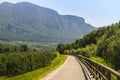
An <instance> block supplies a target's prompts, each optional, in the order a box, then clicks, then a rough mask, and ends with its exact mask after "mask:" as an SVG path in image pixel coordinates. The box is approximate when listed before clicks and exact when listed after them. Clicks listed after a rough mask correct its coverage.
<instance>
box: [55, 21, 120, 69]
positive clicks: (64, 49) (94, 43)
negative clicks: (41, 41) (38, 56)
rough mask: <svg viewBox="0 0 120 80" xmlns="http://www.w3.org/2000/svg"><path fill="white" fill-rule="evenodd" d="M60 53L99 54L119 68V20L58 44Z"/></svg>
mask: <svg viewBox="0 0 120 80" xmlns="http://www.w3.org/2000/svg"><path fill="white" fill-rule="evenodd" d="M57 50H58V51H59V52H60V53H61V54H78V55H79V54H80V55H83V56H86V57H91V56H99V57H102V58H103V59H104V60H105V61H106V62H108V63H111V64H112V66H113V67H114V69H115V70H120V22H119V23H116V24H112V25H109V26H105V27H101V28H99V29H98V30H94V31H92V32H91V33H89V34H87V35H85V36H84V37H83V38H82V39H78V40H76V41H75V42H74V43H70V44H59V45H58V47H57Z"/></svg>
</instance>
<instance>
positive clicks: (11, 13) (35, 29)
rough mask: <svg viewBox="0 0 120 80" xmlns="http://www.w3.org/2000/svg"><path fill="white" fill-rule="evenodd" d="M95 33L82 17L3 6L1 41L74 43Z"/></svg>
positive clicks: (28, 6)
mask: <svg viewBox="0 0 120 80" xmlns="http://www.w3.org/2000/svg"><path fill="white" fill-rule="evenodd" d="M94 29H96V28H95V27H93V26H92V25H90V24H87V23H85V20H84V18H82V17H77V16H72V15H60V14H58V13H57V12H56V11H55V10H52V9H48V8H44V7H40V6H38V5H34V4H32V3H28V2H20V3H16V4H13V3H9V2H4V3H2V4H0V40H6V41H11V40H22V41H43V42H71V41H74V40H75V39H77V38H80V37H82V36H83V35H85V34H87V33H89V32H90V31H92V30H94Z"/></svg>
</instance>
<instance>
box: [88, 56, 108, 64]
mask: <svg viewBox="0 0 120 80" xmlns="http://www.w3.org/2000/svg"><path fill="white" fill-rule="evenodd" d="M90 59H92V60H94V61H96V62H98V63H101V64H103V65H105V66H108V64H107V63H106V61H105V60H104V59H102V58H101V57H90Z"/></svg>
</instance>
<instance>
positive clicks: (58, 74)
mask: <svg viewBox="0 0 120 80" xmlns="http://www.w3.org/2000/svg"><path fill="white" fill-rule="evenodd" d="M42 80H85V76H84V73H83V71H82V68H81V66H80V64H79V63H78V61H77V60H76V58H75V57H73V56H68V59H67V60H66V61H65V63H64V64H63V65H62V66H60V67H59V68H58V69H56V70H55V71H53V72H51V73H50V74H48V75H47V76H45V77H44V78H43V79H42Z"/></svg>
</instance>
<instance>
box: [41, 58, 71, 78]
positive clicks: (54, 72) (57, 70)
mask: <svg viewBox="0 0 120 80" xmlns="http://www.w3.org/2000/svg"><path fill="white" fill-rule="evenodd" d="M69 59H70V57H68V59H67V60H66V61H65V62H64V64H66V63H67V62H68V60H69ZM64 64H63V65H62V66H60V67H59V68H58V69H56V70H55V71H53V73H52V74H51V73H49V74H50V75H49V74H48V75H49V76H47V79H45V78H44V79H42V80H49V79H50V78H51V77H52V76H54V75H55V74H56V73H57V72H59V71H60V70H61V69H62V67H63V66H64Z"/></svg>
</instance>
